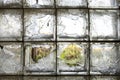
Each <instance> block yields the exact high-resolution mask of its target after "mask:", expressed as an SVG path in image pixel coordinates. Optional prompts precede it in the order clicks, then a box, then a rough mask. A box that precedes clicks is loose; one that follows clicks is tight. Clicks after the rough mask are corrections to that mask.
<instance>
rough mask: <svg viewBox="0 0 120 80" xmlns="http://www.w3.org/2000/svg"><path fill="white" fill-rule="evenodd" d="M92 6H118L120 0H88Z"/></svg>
mask: <svg viewBox="0 0 120 80" xmlns="http://www.w3.org/2000/svg"><path fill="white" fill-rule="evenodd" d="M88 3H89V4H88V6H89V7H90V8H118V0H88Z"/></svg>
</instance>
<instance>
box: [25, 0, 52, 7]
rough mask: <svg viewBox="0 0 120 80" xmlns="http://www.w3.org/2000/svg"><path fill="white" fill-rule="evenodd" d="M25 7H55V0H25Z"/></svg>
mask: <svg viewBox="0 0 120 80" xmlns="http://www.w3.org/2000/svg"><path fill="white" fill-rule="evenodd" d="M24 7H29V8H31V7H32V8H53V7H54V0H24Z"/></svg>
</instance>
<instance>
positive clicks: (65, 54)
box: [57, 42, 88, 74]
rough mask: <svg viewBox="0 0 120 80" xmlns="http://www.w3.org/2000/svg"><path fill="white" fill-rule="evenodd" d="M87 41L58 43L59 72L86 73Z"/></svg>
mask: <svg viewBox="0 0 120 80" xmlns="http://www.w3.org/2000/svg"><path fill="white" fill-rule="evenodd" d="M87 46H88V45H87V44H86V43H65V42H63V43H58V47H57V52H58V53H57V59H58V62H57V69H58V71H57V72H58V74H86V69H87V63H86V61H87V52H86V50H87Z"/></svg>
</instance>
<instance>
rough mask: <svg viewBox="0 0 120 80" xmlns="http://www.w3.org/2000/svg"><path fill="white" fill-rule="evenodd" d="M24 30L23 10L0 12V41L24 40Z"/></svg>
mask: <svg viewBox="0 0 120 80" xmlns="http://www.w3.org/2000/svg"><path fill="white" fill-rule="evenodd" d="M22 28H23V26H22V11H21V10H18V9H15V10H9V9H1V10H0V40H3V41H11V40H13V41H16V40H22V30H23V29H22Z"/></svg>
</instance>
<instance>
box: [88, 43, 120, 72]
mask: <svg viewBox="0 0 120 80" xmlns="http://www.w3.org/2000/svg"><path fill="white" fill-rule="evenodd" d="M119 56H120V53H118V51H117V46H116V44H115V43H93V44H91V55H90V57H91V67H90V69H91V74H116V73H117V70H118V68H119V66H118V63H120V58H119Z"/></svg>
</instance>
